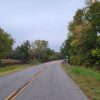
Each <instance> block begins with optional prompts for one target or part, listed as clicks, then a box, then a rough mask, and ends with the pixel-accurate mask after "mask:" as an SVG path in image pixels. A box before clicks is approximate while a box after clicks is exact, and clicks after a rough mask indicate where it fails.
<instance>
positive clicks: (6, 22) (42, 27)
mask: <svg viewBox="0 0 100 100" xmlns="http://www.w3.org/2000/svg"><path fill="white" fill-rule="evenodd" d="M0 4H1V5H0V13H1V14H0V27H2V28H4V29H5V30H6V31H7V32H9V33H11V35H12V36H13V37H14V38H15V39H16V44H15V45H18V44H20V43H21V42H23V41H25V40H30V41H34V40H36V39H45V40H48V41H49V44H50V47H51V48H53V49H55V50H56V51H59V48H60V46H61V44H62V42H63V41H64V40H65V39H66V37H67V25H68V23H69V21H71V20H72V18H73V15H74V14H75V12H76V10H77V9H78V8H82V7H83V5H84V0H77V1H75V0H0Z"/></svg>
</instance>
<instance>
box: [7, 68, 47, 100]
mask: <svg viewBox="0 0 100 100" xmlns="http://www.w3.org/2000/svg"><path fill="white" fill-rule="evenodd" d="M46 68H47V67H44V69H42V70H41V71H39V72H38V73H36V74H35V75H33V77H32V78H31V79H30V80H29V81H28V82H27V83H26V84H25V85H23V86H22V87H21V88H20V89H19V90H18V91H14V92H12V93H11V94H10V95H9V96H8V97H6V99H5V100H15V98H16V97H17V96H18V95H19V94H20V93H22V92H23V91H24V89H25V88H27V87H28V86H29V84H30V83H32V81H33V80H34V79H35V78H36V77H37V76H39V75H40V73H42V72H43V71H44V70H45V69H46Z"/></svg>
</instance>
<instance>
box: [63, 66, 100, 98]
mask: <svg viewBox="0 0 100 100" xmlns="http://www.w3.org/2000/svg"><path fill="white" fill-rule="evenodd" d="M63 68H64V70H65V72H67V73H68V74H69V76H71V78H72V79H73V80H74V81H75V82H76V83H77V84H78V85H79V87H80V88H81V89H82V90H83V92H84V93H85V94H86V95H87V96H88V97H89V99H90V100H100V73H99V72H96V71H94V70H92V69H87V68H84V67H80V66H67V65H63Z"/></svg>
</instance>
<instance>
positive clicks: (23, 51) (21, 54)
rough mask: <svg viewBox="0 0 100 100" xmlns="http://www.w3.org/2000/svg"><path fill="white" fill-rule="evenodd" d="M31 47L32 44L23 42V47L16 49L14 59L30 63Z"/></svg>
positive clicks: (12, 56)
mask: <svg viewBox="0 0 100 100" xmlns="http://www.w3.org/2000/svg"><path fill="white" fill-rule="evenodd" d="M30 53H31V46H30V42H29V41H28V40H27V41H26V42H23V44H21V46H18V47H16V48H15V50H13V51H12V53H11V55H10V56H11V58H12V59H18V60H22V61H23V62H28V61H29V60H30Z"/></svg>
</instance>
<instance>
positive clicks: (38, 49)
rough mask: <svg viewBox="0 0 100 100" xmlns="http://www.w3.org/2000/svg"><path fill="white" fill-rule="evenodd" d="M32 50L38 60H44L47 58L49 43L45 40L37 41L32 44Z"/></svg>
mask: <svg viewBox="0 0 100 100" xmlns="http://www.w3.org/2000/svg"><path fill="white" fill-rule="evenodd" d="M32 48H33V51H34V53H35V54H36V56H37V58H38V59H41V60H43V59H44V58H45V57H44V56H45V52H46V51H47V49H48V41H45V40H35V41H34V42H33V43H32Z"/></svg>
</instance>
